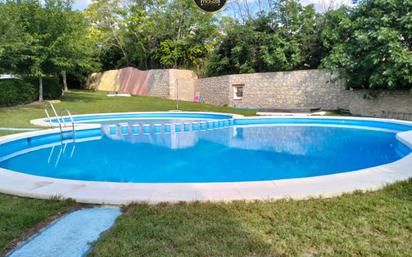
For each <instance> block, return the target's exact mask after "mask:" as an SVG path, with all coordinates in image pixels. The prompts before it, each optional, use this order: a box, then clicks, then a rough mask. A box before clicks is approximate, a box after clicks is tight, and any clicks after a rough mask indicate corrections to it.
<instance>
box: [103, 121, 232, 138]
mask: <svg viewBox="0 0 412 257" xmlns="http://www.w3.org/2000/svg"><path fill="white" fill-rule="evenodd" d="M233 124H234V120H233V119H224V120H202V121H193V122H182V123H164V124H159V123H156V124H145V123H142V124H140V123H118V124H112V125H107V126H103V127H102V130H103V131H104V132H105V133H106V134H107V135H111V136H113V135H120V136H138V135H150V134H162V133H164V134H168V133H180V132H192V131H205V130H212V129H218V128H224V127H230V126H232V125H233Z"/></svg>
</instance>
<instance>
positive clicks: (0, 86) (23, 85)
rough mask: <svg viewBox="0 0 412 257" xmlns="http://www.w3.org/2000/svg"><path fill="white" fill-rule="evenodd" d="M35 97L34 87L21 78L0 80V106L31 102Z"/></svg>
mask: <svg viewBox="0 0 412 257" xmlns="http://www.w3.org/2000/svg"><path fill="white" fill-rule="evenodd" d="M36 98H37V90H36V87H35V86H34V85H33V84H31V83H28V82H25V81H23V80H12V79H10V80H0V106H11V105H17V104H25V103H31V102H33V101H35V100H36Z"/></svg>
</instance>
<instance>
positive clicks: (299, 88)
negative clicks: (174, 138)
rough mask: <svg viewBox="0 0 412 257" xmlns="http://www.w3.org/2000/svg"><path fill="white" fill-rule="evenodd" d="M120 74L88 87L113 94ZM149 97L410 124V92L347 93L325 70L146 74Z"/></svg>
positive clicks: (93, 78) (91, 81)
mask: <svg viewBox="0 0 412 257" xmlns="http://www.w3.org/2000/svg"><path fill="white" fill-rule="evenodd" d="M118 77H119V76H118V70H111V71H106V72H103V73H97V74H94V75H92V76H91V77H90V79H89V87H90V88H94V89H96V90H102V91H117V90H118V88H119V82H118ZM233 84H244V85H245V86H244V96H243V98H242V100H234V99H233V93H234V92H233V90H234V89H233V86H232V85H233ZM147 85H148V93H147V94H148V95H150V96H158V97H163V98H169V99H176V96H177V91H178V94H179V99H180V100H184V101H193V100H194V96H195V95H196V94H199V95H201V96H202V97H203V99H204V101H205V102H206V103H211V104H216V105H229V106H237V107H253V108H272V109H294V108H321V109H324V110H336V109H346V110H349V111H350V112H351V113H353V114H355V115H361V116H374V117H385V118H397V119H407V120H412V94H411V92H409V91H379V92H374V93H371V91H364V90H356V91H351V90H346V88H345V84H344V82H343V81H341V80H339V79H337V78H336V76H333V75H331V74H330V73H329V72H328V71H326V70H302V71H290V72H268V73H253V74H237V75H227V76H219V77H210V78H202V79H198V77H197V75H196V74H195V73H194V72H193V71H189V70H176V69H169V70H150V71H149V73H148V79H147Z"/></svg>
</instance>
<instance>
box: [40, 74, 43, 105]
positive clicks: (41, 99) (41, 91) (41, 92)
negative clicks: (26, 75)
mask: <svg viewBox="0 0 412 257" xmlns="http://www.w3.org/2000/svg"><path fill="white" fill-rule="evenodd" d="M39 101H40V102H43V77H39Z"/></svg>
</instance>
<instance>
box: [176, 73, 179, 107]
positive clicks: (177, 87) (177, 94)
mask: <svg viewBox="0 0 412 257" xmlns="http://www.w3.org/2000/svg"><path fill="white" fill-rule="evenodd" d="M176 110H179V82H178V80H177V79H176Z"/></svg>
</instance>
